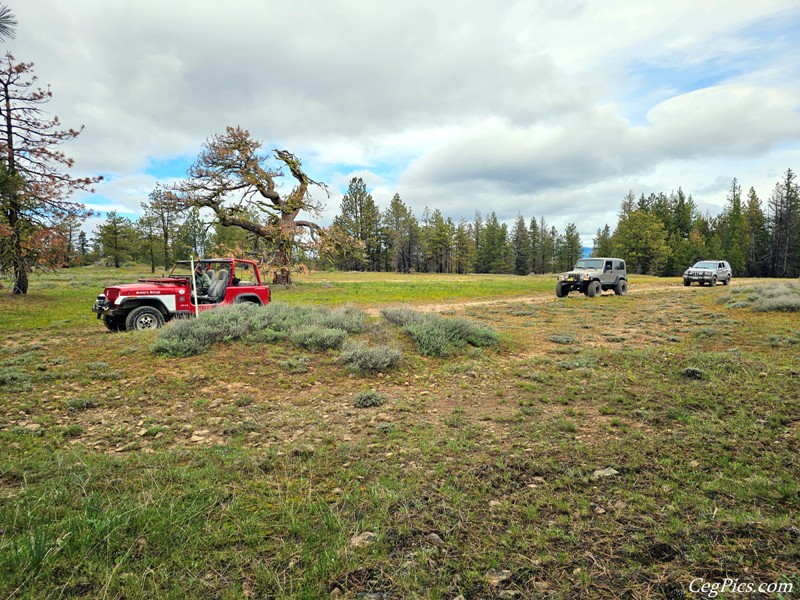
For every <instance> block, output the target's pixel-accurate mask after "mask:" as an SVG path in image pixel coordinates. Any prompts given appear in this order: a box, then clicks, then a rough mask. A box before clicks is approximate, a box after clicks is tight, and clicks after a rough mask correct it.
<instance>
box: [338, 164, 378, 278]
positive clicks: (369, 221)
mask: <svg viewBox="0 0 800 600" xmlns="http://www.w3.org/2000/svg"><path fill="white" fill-rule="evenodd" d="M339 210H340V212H339V215H338V216H336V217H335V218H334V220H333V224H334V225H335V226H336V227H339V228H340V229H341V230H342V231H343V232H345V233H346V234H347V235H350V236H352V237H353V238H354V239H356V240H358V241H360V242H362V243H363V244H364V258H365V261H364V262H359V263H358V264H348V265H339V267H340V268H344V269H346V270H359V271H360V270H364V269H366V270H370V271H376V270H379V269H380V256H381V250H382V248H381V243H380V235H379V230H380V221H381V219H380V211H379V210H378V206H377V205H376V204H375V201H374V200H373V199H372V195H371V194H369V192H368V191H367V185H366V184H365V183H364V180H363V179H361V178H360V177H353V178H352V179H351V180H350V185H349V186H348V188H347V193H346V194H345V195H344V197H342V202H341V204H340V208H339Z"/></svg>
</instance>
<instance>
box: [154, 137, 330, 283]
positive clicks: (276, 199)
mask: <svg viewBox="0 0 800 600" xmlns="http://www.w3.org/2000/svg"><path fill="white" fill-rule="evenodd" d="M261 145H262V144H261V142H260V141H258V140H254V139H252V138H251V137H250V133H249V132H247V131H245V130H243V129H241V128H240V127H228V128H226V130H225V133H224V134H220V135H215V136H214V137H212V138H210V139H209V140H207V141H206V142H205V143H204V144H203V150H202V151H201V152H200V155H199V156H198V158H197V161H196V162H195V163H194V164H193V165H192V166H191V167H190V169H189V178H188V179H187V180H185V181H183V182H181V183H178V184H176V185H174V186H172V187H171V188H170V189H171V191H172V192H173V193H174V198H175V202H176V203H177V205H178V206H179V207H180V208H182V209H189V208H191V207H197V208H208V209H211V211H213V213H214V218H215V220H216V222H217V223H218V224H219V225H222V226H224V227H239V228H241V229H244V230H245V231H248V232H250V233H252V234H254V235H256V236H257V237H259V238H261V239H263V240H264V241H265V242H267V244H268V246H270V247H271V248H272V249H273V252H274V258H273V261H272V262H273V265H272V266H273V271H274V277H273V282H274V283H282V284H288V283H291V266H292V249H293V248H294V247H295V245H296V243H297V239H298V237H299V236H300V235H302V234H306V233H307V234H309V235H310V236H311V237H312V238H314V239H316V238H317V237H319V236H320V235H322V234H323V230H322V228H321V227H320V226H319V225H317V224H316V223H314V222H313V221H308V220H303V219H298V216H299V215H300V213H301V212H302V211H306V212H309V213H311V214H313V215H317V214H319V212H320V210H321V208H322V207H321V205H319V204H317V203H316V202H315V201H314V199H313V198H312V197H311V194H310V193H309V186H313V185H316V186H318V187H320V188H322V189H323V190H324V191H325V193H326V195H327V194H328V188H327V187H326V186H325V184H323V183H319V182H317V181H314V180H312V179H311V178H309V177H308V175H306V174H305V172H304V171H303V168H302V163H301V161H300V159H299V158H297V157H296V156H295V155H294V154H292V153H291V152H288V151H286V150H273V151H272V156H271V158H273V159H275V160H277V161H278V163H280V166H279V167H278V168H277V169H275V168H272V167H270V166H269V165H268V164H267V163H268V160H269V159H270V156H268V155H261V154H259V150H260V149H261ZM283 169H288V171H289V173H290V174H291V176H292V178H293V179H294V180H295V185H294V187H293V188H292V189H291V191H289V192H288V193H283V192H282V191H281V190H279V189H278V186H277V180H279V179H280V178H281V177H283V176H284V171H283Z"/></svg>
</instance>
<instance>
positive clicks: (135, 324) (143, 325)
mask: <svg viewBox="0 0 800 600" xmlns="http://www.w3.org/2000/svg"><path fill="white" fill-rule="evenodd" d="M163 326H164V316H163V315H162V314H161V311H160V310H158V309H157V308H153V307H152V306H140V307H139V308H134V309H133V310H132V311H131V312H130V314H128V318H127V319H125V327H126V328H127V329H128V330H129V331H133V330H134V329H135V330H137V331H142V330H144V329H160V328H161V327H163Z"/></svg>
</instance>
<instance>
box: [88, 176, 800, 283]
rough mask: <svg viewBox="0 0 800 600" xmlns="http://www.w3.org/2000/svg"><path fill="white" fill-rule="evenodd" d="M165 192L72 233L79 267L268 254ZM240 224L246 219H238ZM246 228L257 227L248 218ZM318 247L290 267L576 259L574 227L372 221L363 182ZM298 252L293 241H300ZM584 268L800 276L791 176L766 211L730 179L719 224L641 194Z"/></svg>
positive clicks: (425, 219) (597, 243) (391, 212)
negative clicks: (704, 265)
mask: <svg viewBox="0 0 800 600" xmlns="http://www.w3.org/2000/svg"><path fill="white" fill-rule="evenodd" d="M171 196H172V192H168V191H164V190H155V191H154V192H153V193H152V194H151V195H150V198H149V201H148V202H147V203H143V204H142V209H143V214H142V216H141V217H140V218H139V219H138V220H136V221H131V220H128V219H126V218H124V217H122V216H120V215H118V214H116V213H109V215H108V217H107V219H106V221H105V222H104V223H102V224H100V225H99V227H98V228H97V230H96V233H95V236H94V238H93V239H92V240H91V244H88V245H87V242H88V240H87V239H86V236H85V233H84V232H83V231H81V232H79V234H78V236H79V240H82V241H79V243H78V246H79V248H77V249H76V250H77V252H76V259H77V260H79V261H86V260H88V261H94V260H98V259H99V260H105V261H107V262H108V263H109V264H114V265H119V264H120V262H124V261H129V260H133V261H144V262H149V263H150V265H151V269H152V270H155V269H156V266H157V265H159V264H161V263H163V264H164V267H165V268H166V267H168V265H169V263H170V262H171V260H172V259H173V258H174V257H188V256H189V255H195V256H202V255H204V254H231V253H233V254H251V255H253V256H264V254H265V253H269V251H270V244H269V242H268V240H265V239H264V238H263V237H261V236H258V235H256V234H255V233H254V232H252V231H247V230H244V229H242V228H239V227H233V226H223V225H221V224H220V223H219V222H218V221H217V222H213V221H212V222H211V223H208V222H206V221H204V219H203V218H202V215H201V213H200V211H199V209H198V208H197V207H193V208H191V209H189V210H188V211H187V210H185V209H183V208H181V207H180V205H179V203H177V202H176V200H175V199H174V197H171ZM245 213H247V211H245ZM247 218H248V219H252V220H254V221H258V219H259V214H258V211H256V210H254V209H252V208H251V209H249V213H248V214H247ZM320 234H321V235H320V238H319V243H316V244H309V243H302V244H298V245H296V246H295V247H294V248H293V252H292V257H293V258H292V260H293V261H294V263H295V265H296V264H297V263H303V264H305V265H306V266H308V267H309V268H316V269H326V268H328V269H338V270H356V271H394V272H404V273H409V272H424V273H462V274H463V273H506V274H516V275H527V274H529V273H553V272H559V271H564V270H567V269H569V268H570V267H571V266H572V265H573V264H574V263H575V261H576V260H577V259H578V258H580V257H581V256H582V255H583V253H584V250H583V247H582V243H581V238H580V235H579V233H578V229H577V227H576V225H575V224H574V223H569V224H568V225H567V226H566V227H565V228H564V230H563V231H558V230H557V229H556V228H555V227H554V226H550V225H548V223H547V221H546V219H545V217H543V216H540V217H539V218H538V219H537V218H536V217H531V218H529V219H526V218H525V217H523V216H522V215H518V216H517V217H516V219H515V220H514V221H513V223H511V225H510V226H509V225H508V224H506V223H503V222H500V221H499V220H498V218H497V215H496V213H494V212H492V213H490V214H488V215H482V214H481V213H480V212H476V213H475V215H474V217H473V218H472V219H471V220H470V221H467V220H465V219H463V218H462V219H460V220H459V221H458V222H456V221H454V220H453V219H452V218H451V217H445V216H444V215H443V213H442V211H441V210H440V209H433V210H430V209H427V208H426V209H425V210H423V211H422V214H421V215H420V217H417V216H416V215H415V214H414V212H413V211H412V210H411V209H410V208H409V206H408V205H407V204H406V203H405V202H404V201H403V200H402V199H401V198H400V196H399V195H398V194H395V195H394V197H393V198H392V200H391V201H390V203H389V205H388V206H387V207H386V208H385V209H383V210H381V209H380V207H379V206H378V205H377V203H376V202H375V201H374V199H373V198H372V195H371V194H370V193H369V191H368V189H367V186H366V184H365V183H364V181H363V179H361V178H353V179H352V180H351V181H350V184H349V186H348V189H347V191H346V193H345V194H344V195H343V197H342V200H341V203H340V210H339V212H338V214H337V215H336V216H335V218H334V219H333V223H332V225H331V226H330V227H328V228H325V229H321V230H320ZM297 241H298V242H299V241H300V240H297ZM592 255H593V256H619V257H622V258H625V259H626V260H627V262H628V267H629V270H630V271H631V272H635V273H644V274H651V275H662V276H674V275H680V274H681V273H682V272H683V270H684V269H685V268H686V267H688V266H690V265H691V264H693V263H694V262H695V261H697V260H701V259H708V258H717V259H725V260H728V261H729V262H730V263H731V266H732V268H733V270H734V273H735V274H736V275H737V276H748V277H797V276H798V275H800V202H798V185H797V182H796V176H795V173H794V172H793V171H792V170H791V169H788V170H787V171H786V173H785V174H784V176H783V178H782V180H781V181H780V182H778V183H777V184H776V186H775V188H774V190H773V192H772V195H771V196H770V198H769V200H768V202H767V203H766V205H764V204H763V203H762V201H761V199H760V198H759V197H758V195H757V193H756V191H755V190H754V189H753V188H750V190H749V192H748V193H747V195H746V197H745V196H743V194H742V187H741V185H740V184H739V181H738V180H737V179H733V180H732V182H731V187H730V189H729V191H728V193H727V196H726V203H725V206H724V208H723V210H722V212H721V213H720V214H719V215H716V216H712V215H710V214H701V213H700V211H699V210H698V208H697V205H696V203H695V202H694V200H693V199H692V196H691V195H686V194H685V193H684V192H683V190H682V189H681V188H678V190H677V191H676V192H671V193H669V194H667V193H663V192H662V193H658V194H655V193H652V194H650V195H648V196H645V195H644V194H641V195H640V196H639V197H638V198H637V197H636V196H635V195H634V193H633V192H632V191H631V192H629V193H628V194H627V195H626V196H625V197H624V198H623V200H622V202H621V205H620V210H619V215H618V221H617V223H616V225H615V227H614V229H612V228H611V227H610V226H609V225H605V227H603V228H601V229H598V230H597V233H596V235H595V237H594V239H593V246H592Z"/></svg>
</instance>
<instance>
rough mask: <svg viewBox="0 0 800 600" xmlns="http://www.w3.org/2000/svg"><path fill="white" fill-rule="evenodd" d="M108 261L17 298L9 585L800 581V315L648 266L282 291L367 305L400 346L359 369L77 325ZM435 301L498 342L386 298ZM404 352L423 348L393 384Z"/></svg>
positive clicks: (343, 586)
mask: <svg viewBox="0 0 800 600" xmlns="http://www.w3.org/2000/svg"><path fill="white" fill-rule="evenodd" d="M131 271H132V270H131ZM108 272H110V270H101V269H86V270H83V269H81V270H73V271H70V272H69V275H70V278H69V279H63V280H61V279H59V280H56V279H54V278H53V276H48V277H46V278H43V279H40V278H34V279H33V280H32V285H31V291H32V295H31V299H32V300H33V301H34V302H37V301H44V300H47V302H49V304H51V305H53V307H52V308H53V311H54V312H53V315H54V316H53V317H52V318H53V319H57V320H58V321H59V322H60V324H57V325H56V326H54V325H53V323H52V322H48V321H47V319H46V318H45V317H44V316H43V315H31V314H29V313H28V308H29V306H30V304H26V303H24V302H20V301H19V300H20V299H17V298H11V297H10V296H7V295H0V327H2V328H3V331H4V338H3V340H2V343H0V448H2V452H0V597H13V598H58V597H76V596H83V597H89V598H103V597H114V598H122V597H125V598H171V597H175V598H177V597H180V598H183V597H194V598H205V597H213V598H248V597H263V598H287V599H288V598H326V597H329V596H330V595H331V594H339V595H341V596H342V597H347V598H356V597H363V596H364V595H365V594H370V593H372V594H382V595H383V597H387V598H415V597H424V598H454V597H456V596H458V595H463V596H464V597H465V598H490V597H498V596H499V595H500V593H501V592H506V596H508V597H510V593H511V592H517V593H518V595H517V596H516V597H522V598H527V597H548V596H549V597H553V598H572V597H587V598H606V597H619V596H625V595H627V596H629V597H632V598H637V597H638V598H647V597H653V598H659V597H675V598H678V597H691V596H692V594H691V593H690V592H689V584H690V583H691V581H692V580H694V579H696V578H699V577H701V578H703V579H704V580H706V581H711V582H721V581H722V580H723V579H725V578H737V577H738V578H739V579H740V580H741V581H745V580H746V581H756V582H762V581H763V582H778V581H784V582H791V583H793V584H794V586H795V590H797V589H798V586H800V578H799V577H798V571H797V564H798V551H797V548H798V544H800V532H798V530H797V527H798V522H799V521H798V519H799V518H800V483H798V482H800V462H798V451H797V450H798V447H800V426H798V424H800V406H799V404H800V401H799V400H798V396H797V388H798V377H799V376H800V375H798V373H800V365H798V363H797V346H796V344H794V342H793V340H795V338H797V337H798V336H799V335H800V334H799V333H798V332H800V322H798V315H797V314H796V313H793V312H788V311H776V312H753V311H752V310H751V309H750V307H739V308H734V307H730V306H729V305H728V304H727V303H726V302H727V301H725V302H723V303H722V306H727V307H728V308H726V309H725V310H724V312H723V314H722V316H720V313H719V311H720V308H722V306H721V305H720V304H718V303H717V298H718V297H719V296H720V295H721V294H732V295H733V296H734V297H735V298H734V299H736V298H738V296H739V295H740V294H739V293H738V291H739V288H737V286H741V287H742V288H743V287H744V285H743V284H742V283H740V282H739V281H736V280H734V282H733V284H732V286H731V287H730V288H729V289H727V288H726V289H725V290H723V289H722V288H718V289H717V290H711V289H700V288H696V287H695V288H687V289H684V288H683V286H682V285H681V283H680V281H671V280H667V281H658V280H653V279H649V278H643V279H641V280H640V282H639V283H638V284H635V283H632V284H631V294H630V295H629V296H626V297H624V298H617V297H614V296H610V295H607V296H603V297H600V298H595V299H592V300H588V299H586V298H583V297H575V298H573V297H569V298H567V299H564V300H557V299H556V298H555V297H554V294H553V291H552V289H551V288H552V285H551V284H552V281H551V280H550V279H548V278H536V277H530V278H527V277H526V278H510V277H497V278H494V277H482V276H478V277H474V278H470V277H464V278H458V277H456V278H448V277H444V278H442V279H441V281H440V280H439V279H437V278H436V277H434V276H418V275H411V276H403V275H395V274H383V275H379V274H356V273H344V274H313V275H310V276H304V277H301V278H300V279H301V283H302V285H300V284H298V286H297V287H295V288H292V289H291V290H281V289H275V290H274V297H275V299H276V300H280V301H281V302H282V303H285V304H286V305H291V306H293V307H302V306H308V305H310V304H320V305H321V306H325V307H327V308H335V307H337V306H342V305H344V304H346V303H352V304H354V305H356V306H358V307H360V308H362V309H364V310H365V311H368V312H367V315H368V316H364V317H363V318H362V317H358V316H355V317H354V314H353V311H352V310H350V312H349V313H346V314H345V313H342V314H339V315H338V319H339V321H338V322H339V324H341V325H342V326H343V327H345V326H346V327H349V328H350V329H352V330H353V332H352V333H350V334H349V336H351V337H352V338H354V340H356V342H358V343H359V344H361V345H359V346H357V350H358V351H359V352H360V353H364V352H365V351H366V350H373V349H378V352H380V353H381V354H380V355H379V356H369V357H367V358H364V361H365V364H369V365H378V368H376V369H372V368H369V369H366V368H358V369H355V370H354V371H352V372H351V371H350V370H349V369H346V368H343V366H342V364H341V363H340V360H341V354H342V353H341V352H338V351H329V352H311V351H308V350H305V349H302V348H296V347H294V346H293V345H292V344H291V343H290V342H289V341H288V340H286V339H284V338H283V337H281V336H277V337H275V336H273V337H271V338H269V339H263V340H260V341H258V342H255V341H252V340H250V339H248V338H247V335H244V334H243V335H242V336H240V337H242V338H243V339H234V336H233V335H232V334H231V335H227V338H228V339H227V340H219V341H215V342H214V343H213V344H211V345H210V346H209V349H208V351H207V352H206V353H205V354H203V355H201V356H188V357H177V358H174V357H173V358H162V357H159V356H157V355H154V354H153V353H152V352H151V351H150V348H151V346H152V345H153V343H154V342H155V339H156V337H157V335H156V334H155V333H153V332H132V333H126V334H112V333H110V332H108V331H106V329H105V327H103V325H102V324H101V323H98V322H97V321H95V320H93V315H91V314H89V315H88V318H87V319H86V320H85V321H81V319H82V318H83V317H82V315H83V314H84V313H85V312H88V308H89V307H90V305H91V302H92V301H93V298H94V295H96V293H97V291H98V290H97V289H96V286H98V284H99V281H100V280H101V279H104V278H106V277H108ZM145 274H146V273H145ZM440 283H441V286H443V287H444V288H448V286H451V287H450V289H447V290H446V291H443V289H442V288H441V287H440ZM762 283H763V282H762ZM528 285H530V286H531V289H528V290H527V291H525V292H522V291H520V290H522V289H523V288H524V286H528ZM759 285H760V284H759ZM81 286H83V287H81ZM536 286H540V287H539V288H537V287H536ZM100 287H101V288H102V285H100ZM373 287H374V288H376V289H373ZM748 287H749V286H748ZM351 288H352V290H351ZM637 288H638V289H637ZM645 288H647V289H646V291H647V293H641V294H639V293H638V291H639V290H645ZM409 289H412V290H414V298H413V299H411V298H409V297H407V296H406V294H407V292H408V290H409ZM70 290H78V291H80V292H81V294H80V295H81V297H82V299H81V300H80V301H79V302H78V301H75V300H74V299H71V298H70V297H69V296H68V295H64V296H62V295H60V294H61V292H62V291H70ZM325 291H327V292H329V297H328V300H329V301H325V299H324V298H323V297H322V296H318V295H317V294H322V293H323V292H325ZM351 291H352V292H353V295H354V296H356V299H355V300H351V299H348V298H347V296H349V295H350V294H351ZM461 293H464V294H465V295H464V296H460V298H461V301H462V302H463V305H462V306H459V304H458V302H457V301H456V298H458V297H459V296H458V294H461ZM751 293H752V292H746V293H745V292H743V293H742V294H741V295H742V296H745V295H746V294H751ZM443 294H444V295H443ZM522 297H524V300H520V298H522ZM776 297H779V295H777V296H776ZM37 299H38V300H37ZM520 302H529V303H530V304H524V305H523V304H520ZM426 303H428V304H433V305H436V309H435V310H434V312H443V313H445V315H444V319H445V320H447V319H452V320H458V319H462V318H464V317H466V318H468V319H469V321H470V322H474V323H477V324H480V325H485V326H488V327H491V328H492V329H495V330H497V331H499V334H500V335H499V339H498V340H495V341H496V342H497V343H496V344H495V345H491V346H488V347H487V346H481V347H472V346H470V347H468V348H466V349H464V350H463V352H460V353H458V354H454V355H450V356H424V355H422V354H421V353H420V352H419V351H418V349H417V348H416V346H415V343H414V340H412V339H411V338H410V337H409V336H408V335H407V334H406V333H405V332H404V331H403V326H402V324H399V323H398V324H397V325H393V324H392V325H390V324H387V323H386V322H385V321H384V319H383V318H382V317H381V316H380V314H379V311H378V310H374V309H377V308H380V307H382V306H383V305H387V306H400V305H403V306H408V307H410V308H419V309H422V308H424V304H426ZM443 304H446V305H448V307H441V306H440V305H443ZM276 306H277V304H276ZM520 306H525V307H528V306H530V307H531V309H528V308H526V309H525V310H520ZM427 308H428V309H429V310H430V309H431V308H432V307H427ZM279 310H282V309H279ZM296 310H299V311H301V312H302V311H305V310H306V309H296ZM419 312H423V311H422V310H420V311H419ZM290 314H298V313H297V312H296V311H295V309H293V310H291V311H287V313H286V315H290ZM302 314H304V315H306V317H304V318H307V317H308V315H311V314H312V312H303V313H302ZM313 314H316V313H313ZM55 315H57V316H55ZM397 317H398V319H399V318H407V317H408V314H406V313H403V314H400V313H398V314H397ZM216 318H218V319H221V320H222V322H220V323H217V326H218V327H217V329H218V330H221V329H223V328H225V327H230V328H232V329H229V330H228V334H230V333H231V331H234V330H235V327H234V325H235V324H233V323H231V322H229V321H226V320H225V319H226V318H227V317H225V316H224V315H220V316H218V317H216ZM715 319H719V320H720V322H719V323H718V325H719V327H718V328H716V330H715V329H714V328H713V327H712V325H713V324H714V322H715ZM301 320H302V319H301ZM412 321H414V322H422V320H421V319H420V320H419V321H415V320H414V319H412ZM10 324H11V325H10ZM273 326H275V324H274V323H273ZM699 328H710V329H709V330H708V331H705V330H704V331H703V333H702V335H697V333H696V332H697V331H698V329H699ZM270 331H272V332H273V333H275V331H276V330H275V329H270ZM284 337H285V336H284ZM348 348H349V349H350V350H351V351H353V348H354V347H353V346H349V347H348ZM387 349H391V350H392V357H395V356H398V355H399V353H400V352H402V360H400V361H399V362H398V363H397V364H396V365H394V368H393V369H392V370H390V371H386V372H382V371H381V370H378V369H379V368H380V364H382V362H381V361H380V360H378V359H383V358H385V357H384V356H383V354H384V353H385V351H386V350H387ZM345 350H347V348H346V349H345ZM367 359H369V360H367ZM695 374H699V375H701V376H694V375H695ZM365 391H371V392H372V394H369V395H368V394H365ZM383 400H385V402H384V401H383ZM360 406H363V407H364V408H359V407H360ZM607 468H613V469H614V470H615V471H616V472H617V474H616V475H609V476H605V477H593V473H595V472H596V471H600V470H603V469H607ZM365 532H371V533H374V534H375V536H374V540H373V541H372V543H370V544H368V545H366V546H362V547H356V546H354V545H352V544H351V540H352V539H353V538H354V537H355V536H356V535H358V534H361V533H365ZM504 570H507V571H509V572H510V573H511V575H510V577H509V578H507V579H505V580H503V581H501V582H500V583H496V584H495V583H491V581H490V579H491V576H492V574H493V573H496V572H500V571H504ZM337 590H338V591H337ZM795 593H796V592H795ZM787 597H791V596H787Z"/></svg>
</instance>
